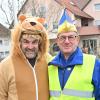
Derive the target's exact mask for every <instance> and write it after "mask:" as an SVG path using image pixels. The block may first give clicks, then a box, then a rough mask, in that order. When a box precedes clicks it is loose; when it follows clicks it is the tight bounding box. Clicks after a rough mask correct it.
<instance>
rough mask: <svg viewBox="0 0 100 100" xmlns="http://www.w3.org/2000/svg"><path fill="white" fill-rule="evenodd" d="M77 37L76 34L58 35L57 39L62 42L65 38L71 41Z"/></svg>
mask: <svg viewBox="0 0 100 100" xmlns="http://www.w3.org/2000/svg"><path fill="white" fill-rule="evenodd" d="M76 37H78V35H71V36H58V39H59V41H61V42H64V41H65V40H66V38H67V39H68V41H73V40H75V38H76Z"/></svg>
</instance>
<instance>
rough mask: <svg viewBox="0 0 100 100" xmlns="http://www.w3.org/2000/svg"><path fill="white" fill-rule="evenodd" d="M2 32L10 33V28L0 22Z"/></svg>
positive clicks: (0, 31) (0, 32)
mask: <svg viewBox="0 0 100 100" xmlns="http://www.w3.org/2000/svg"><path fill="white" fill-rule="evenodd" d="M2 33H6V34H8V33H10V30H9V29H8V28H6V27H5V26H3V25H2V24H1V23H0V34H2Z"/></svg>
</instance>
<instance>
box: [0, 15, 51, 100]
mask: <svg viewBox="0 0 100 100" xmlns="http://www.w3.org/2000/svg"><path fill="white" fill-rule="evenodd" d="M40 21H41V18H36V17H35V18H34V17H32V16H25V15H21V16H20V17H19V23H18V25H17V26H15V28H14V29H13V30H12V33H11V37H12V45H11V46H12V48H11V52H10V54H9V56H8V57H7V58H5V59H4V60H3V61H2V62H1V63H0V100H48V99H49V86H48V64H47V49H48V37H47V32H46V30H45V28H44V27H43V25H42V24H41V23H40Z"/></svg>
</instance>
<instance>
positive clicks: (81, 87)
mask: <svg viewBox="0 0 100 100" xmlns="http://www.w3.org/2000/svg"><path fill="white" fill-rule="evenodd" d="M76 60H77V59H76ZM94 64H95V56H93V55H87V54H84V56H83V64H82V65H76V66H75V67H74V69H73V71H72V72H71V75H70V77H69V79H68V81H67V83H66V84H65V87H64V89H63V90H61V87H60V82H59V75H58V67H57V66H53V65H50V66H49V67H48V73H49V90H50V100H95V98H94V96H93V90H94V86H93V84H92V83H91V82H92V75H93V69H94Z"/></svg>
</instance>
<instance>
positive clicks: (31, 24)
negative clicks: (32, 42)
mask: <svg viewBox="0 0 100 100" xmlns="http://www.w3.org/2000/svg"><path fill="white" fill-rule="evenodd" d="M42 21H43V19H41V18H37V17H32V16H28V17H27V16H25V15H21V16H20V17H19V23H18V24H17V25H16V26H15V27H14V29H13V30H12V33H11V38H12V50H11V54H12V55H17V56H23V53H22V51H21V49H20V42H19V39H20V37H21V34H22V32H23V31H24V32H28V33H29V34H30V33H31V34H39V35H40V36H41V38H42V42H41V45H40V47H39V53H38V58H40V57H42V56H45V55H46V53H47V51H48V36H47V31H46V30H45V28H44V27H43V25H42V24H41V22H42Z"/></svg>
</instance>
